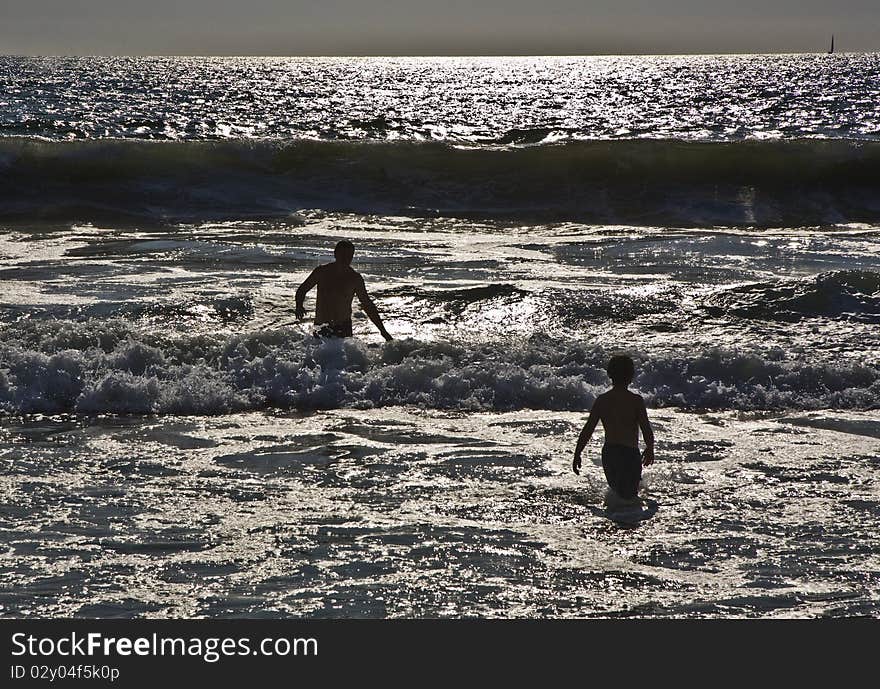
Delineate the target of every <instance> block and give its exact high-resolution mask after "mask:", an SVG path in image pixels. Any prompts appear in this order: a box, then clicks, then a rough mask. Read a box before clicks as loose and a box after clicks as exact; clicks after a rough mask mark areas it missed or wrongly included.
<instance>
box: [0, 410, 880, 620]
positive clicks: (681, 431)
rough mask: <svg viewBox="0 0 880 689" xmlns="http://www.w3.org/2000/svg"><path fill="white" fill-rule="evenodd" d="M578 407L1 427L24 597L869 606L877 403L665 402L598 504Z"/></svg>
mask: <svg viewBox="0 0 880 689" xmlns="http://www.w3.org/2000/svg"><path fill="white" fill-rule="evenodd" d="M581 421H582V417H580V416H579V415H575V414H570V413H553V414H551V413H547V412H513V413H505V414H486V413H480V414H462V413H438V412H430V411H424V410H414V409H403V410H401V409H396V410H382V411H373V412H353V411H346V410H340V411H336V412H331V413H320V414H313V415H306V416H290V415H284V414H281V415H275V414H248V415H231V416H225V417H215V418H191V417H190V418H185V417H181V418H174V417H170V418H169V417H166V418H163V419H138V418H120V419H104V420H99V421H97V422H94V423H89V424H84V423H82V422H81V421H78V420H76V419H71V420H69V421H64V420H61V419H59V420H48V419H46V420H33V421H28V422H24V423H18V424H10V423H6V424H4V425H3V437H2V439H0V448H2V451H3V457H4V459H3V460H2V462H3V474H2V479H0V489H2V491H3V493H4V495H5V496H15V497H14V500H8V501H6V500H5V501H4V508H3V514H2V522H0V524H2V527H3V531H2V534H3V541H2V548H3V549H4V552H2V553H0V567H2V569H3V587H2V590H0V605H2V606H3V608H2V612H3V613H4V614H6V615H14V616H22V615H27V616H48V615H55V616H65V617H67V616H87V617H110V616H125V617H127V616H139V615H149V616H157V617H168V616H171V617H195V616H208V617H223V616H272V617H277V616H314V617H386V616H407V617H419V616H429V617H458V616H481V617H510V616H527V617H569V616H575V617H593V616H604V617H706V616H709V617H719V616H735V617H813V616H852V615H867V616H876V615H877V614H878V613H880V598H878V595H877V591H878V584H880V559H878V555H877V553H878V547H880V542H878V535H877V529H876V524H877V518H878V514H880V492H878V481H877V471H878V461H877V454H878V451H880V416H878V415H877V414H876V413H874V414H873V415H868V414H853V413H849V414H839V413H838V414H835V413H831V414H829V413H811V414H806V415H794V416H793V415H787V416H780V415H772V416H760V415H759V416H741V415H737V414H735V413H729V412H724V413H718V414H705V415H695V414H682V413H676V412H672V411H666V410H664V411H659V412H655V413H654V422H655V425H656V427H657V430H658V432H659V437H660V438H661V439H662V440H661V442H660V444H659V446H658V451H659V454H660V456H661V457H662V460H661V461H660V462H659V463H658V464H657V465H656V466H655V467H653V468H651V469H650V470H648V471H647V472H646V475H645V483H646V484H647V487H646V488H645V489H644V490H643V495H645V497H646V504H645V506H644V507H643V508H641V509H638V510H630V511H629V512H617V513H614V514H611V515H608V514H607V513H606V512H605V510H604V509H603V508H602V507H601V500H602V495H603V493H604V480H603V479H602V478H601V469H600V468H599V467H596V466H592V465H591V464H590V461H589V459H590V457H592V456H595V455H597V454H598V449H597V448H591V449H590V450H589V455H590V457H588V459H587V463H586V467H587V469H586V472H585V476H584V477H583V479H576V478H575V477H574V476H573V475H572V474H571V473H570V472H569V471H568V462H569V450H570V446H571V444H572V443H573V442H574V438H575V435H576V433H577V430H578V425H579V423H580V422H581Z"/></svg>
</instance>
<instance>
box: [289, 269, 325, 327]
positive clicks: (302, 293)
mask: <svg viewBox="0 0 880 689" xmlns="http://www.w3.org/2000/svg"><path fill="white" fill-rule="evenodd" d="M319 270H321V269H320V268H315V269H314V270H313V271H312V273H311V275H309V276H308V277H307V278H306V279H305V280H304V281H303V283H302V284H301V285H300V286H299V289H298V290H296V310H295V311H294V313H295V314H296V319H297V320H298V321H301V320H302V319H303V318H305V317H306V310H305V307H304V306H303V302H304V301H305V300H306V294H308V293H309V290H310V289H312V287H314V286H315V285H317V284H318V271H319Z"/></svg>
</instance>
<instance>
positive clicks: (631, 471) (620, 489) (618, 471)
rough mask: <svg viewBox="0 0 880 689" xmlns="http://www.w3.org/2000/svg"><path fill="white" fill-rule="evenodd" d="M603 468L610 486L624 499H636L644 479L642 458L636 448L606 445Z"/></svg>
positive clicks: (603, 452) (603, 454)
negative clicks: (640, 482)
mask: <svg viewBox="0 0 880 689" xmlns="http://www.w3.org/2000/svg"><path fill="white" fill-rule="evenodd" d="M602 468H603V469H604V470H605V478H606V479H608V485H609V486H611V488H612V489H613V490H614V492H615V493H617V494H618V495H619V496H620V497H622V498H627V499H629V498H634V497H636V493H638V491H639V481H640V480H641V479H642V458H641V456H640V455H639V451H638V449H637V448H635V447H629V446H628V445H615V444H612V443H605V445H603V446H602Z"/></svg>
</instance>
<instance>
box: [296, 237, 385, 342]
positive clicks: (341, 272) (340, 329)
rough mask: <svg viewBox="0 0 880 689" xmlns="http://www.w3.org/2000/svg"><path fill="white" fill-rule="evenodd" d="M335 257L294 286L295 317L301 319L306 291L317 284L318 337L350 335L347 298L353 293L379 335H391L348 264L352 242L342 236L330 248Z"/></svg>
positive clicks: (360, 281) (349, 312)
mask: <svg viewBox="0 0 880 689" xmlns="http://www.w3.org/2000/svg"><path fill="white" fill-rule="evenodd" d="M333 255H334V256H335V257H336V260H335V261H334V262H333V263H326V264H324V265H322V266H318V267H317V268H315V269H314V270H313V271H312V274H311V275H309V276H308V277H307V278H306V279H305V281H304V282H303V283H302V284H301V285H300V286H299V289H298V290H296V311H295V313H296V317H297V320H302V319H303V318H305V316H306V310H305V308H304V307H303V302H304V301H305V298H306V294H308V292H309V290H310V289H312V287H314V286H315V285H317V286H318V298H317V300H316V302H315V326H316V330H315V335H316V336H318V337H351V335H352V332H351V302H352V300H353V299H354V295H357V298H358V301H360V303H361V307H362V308H363V309H364V311H365V312H366V314H367V316H368V317H369V318H370V320H371V321H373V324H374V325H375V326H376V327H377V328H378V329H379V332H380V333H382V337H384V338H385V339H386V340H390V339H392V338H391V335H389V334H388V331H387V330H385V326H384V325H382V319H381V318H380V317H379V310H378V309H377V308H376V305H375V304H374V303H373V300H372V299H370V297H369V295H368V294H367V288H366V285H364V279H363V278H362V277H361V275H360V273H358V272H357V271H356V270H354V269H353V268H352V267H351V260H352V258H354V244H352V243H351V242H349V241H346V240H344V239H343V240H342V241H341V242H339V243H337V244H336V248H335V249H334V250H333Z"/></svg>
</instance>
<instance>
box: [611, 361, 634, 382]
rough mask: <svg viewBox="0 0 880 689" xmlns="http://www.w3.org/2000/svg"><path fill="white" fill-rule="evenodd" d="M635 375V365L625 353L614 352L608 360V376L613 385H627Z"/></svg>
mask: <svg viewBox="0 0 880 689" xmlns="http://www.w3.org/2000/svg"><path fill="white" fill-rule="evenodd" d="M635 375H636V365H635V364H634V363H633V360H632V359H631V358H630V357H628V356H626V354H616V355H614V356H613V357H611V361H609V362H608V377H609V378H610V379H611V382H612V383H614V384H615V385H629V384H630V383H632V380H633V377H635Z"/></svg>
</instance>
